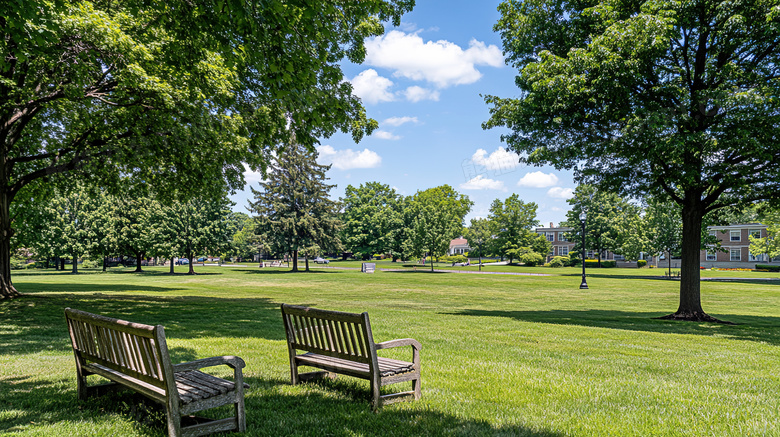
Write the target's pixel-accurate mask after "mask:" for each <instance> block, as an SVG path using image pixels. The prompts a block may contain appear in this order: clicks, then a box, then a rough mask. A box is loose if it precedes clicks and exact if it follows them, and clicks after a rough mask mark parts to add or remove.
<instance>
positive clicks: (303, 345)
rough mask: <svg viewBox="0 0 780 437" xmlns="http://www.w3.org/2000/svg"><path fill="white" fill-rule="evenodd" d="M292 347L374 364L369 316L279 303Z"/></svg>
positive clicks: (374, 356) (374, 353)
mask: <svg viewBox="0 0 780 437" xmlns="http://www.w3.org/2000/svg"><path fill="white" fill-rule="evenodd" d="M282 317H283V318H284V327H285V331H286V333H287V342H288V344H289V345H290V347H291V348H294V349H298V350H305V351H309V352H313V353H316V354H320V355H327V356H329V357H335V358H343V359H347V360H350V361H356V362H360V363H366V364H369V365H371V366H375V365H376V346H374V337H373V335H372V334H371V324H370V322H369V320H368V313H362V314H354V313H344V312H340V311H326V310H320V309H316V308H307V307H302V306H296V305H287V304H282Z"/></svg>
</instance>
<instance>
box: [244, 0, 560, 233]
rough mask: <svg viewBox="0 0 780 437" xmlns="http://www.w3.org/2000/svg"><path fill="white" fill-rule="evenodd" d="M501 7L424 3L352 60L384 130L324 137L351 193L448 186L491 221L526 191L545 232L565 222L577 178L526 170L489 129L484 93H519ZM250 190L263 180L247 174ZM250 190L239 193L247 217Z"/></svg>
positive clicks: (352, 77)
mask: <svg viewBox="0 0 780 437" xmlns="http://www.w3.org/2000/svg"><path fill="white" fill-rule="evenodd" d="M498 4H499V1H497V0H496V1H492V0H491V1H473V0H469V1H466V0H448V1H439V0H418V1H417V6H415V8H414V11H413V12H411V13H410V14H407V15H405V16H404V18H403V20H402V23H401V25H400V26H398V27H393V26H390V25H389V26H388V27H387V29H386V32H385V35H383V36H381V37H378V38H372V39H370V40H367V41H366V46H367V57H366V60H365V62H364V63H363V64H360V65H354V64H345V65H344V75H345V79H346V80H349V81H350V82H351V83H352V84H353V87H354V92H355V94H357V95H358V96H360V97H361V99H362V100H363V103H364V106H365V107H366V110H367V113H368V116H369V117H371V118H374V119H376V120H377V121H378V122H379V129H378V131H376V132H374V134H373V135H371V136H370V137H367V138H364V139H363V140H362V141H361V142H360V143H358V144H356V143H355V142H354V141H352V138H351V137H350V136H348V135H341V134H337V135H334V136H333V137H331V138H323V139H321V145H320V146H319V147H318V151H319V154H320V157H319V159H318V160H319V161H320V162H321V163H326V164H333V167H332V168H331V170H330V171H329V172H328V177H330V179H331V180H330V182H331V183H333V184H336V185H337V187H336V188H334V189H333V191H332V192H331V193H332V195H333V197H335V198H338V197H342V196H343V195H344V190H345V188H346V187H347V185H350V184H351V185H353V186H358V185H360V184H361V183H365V182H369V181H379V182H382V183H385V184H388V185H390V186H391V187H394V188H395V189H396V191H398V192H399V193H400V194H403V195H412V194H414V193H415V192H417V191H418V190H424V189H427V188H431V187H435V186H438V185H442V184H449V185H451V186H452V187H454V188H455V189H456V190H458V191H459V192H461V193H463V194H466V195H468V196H469V198H470V199H471V200H472V201H474V206H473V208H472V210H471V213H469V215H468V216H467V217H466V220H467V222H468V220H469V219H470V218H473V217H486V216H487V215H488V210H489V207H490V204H491V202H492V201H493V200H494V199H502V200H503V199H505V198H506V197H508V196H510V195H511V194H513V193H517V194H518V195H519V196H520V198H521V199H523V200H524V201H526V202H536V204H537V205H539V209H538V216H537V217H538V219H539V221H540V222H541V224H542V225H543V226H547V225H548V224H549V222H554V223H556V224H557V223H559V222H560V221H562V220H565V215H566V211H567V210H568V206H569V205H568V204H567V203H566V198H568V197H570V196H571V192H572V190H573V189H574V187H575V185H574V183H573V180H572V176H571V173H570V172H567V171H556V170H555V169H554V168H551V167H527V166H521V165H519V164H518V162H517V156H516V155H514V154H513V153H511V152H508V151H507V150H506V149H505V145H504V144H503V143H502V142H501V140H500V136H501V134H502V133H504V132H505V130H502V129H492V130H488V131H485V130H483V129H482V127H481V124H482V122H484V121H485V120H487V119H488V117H489V114H488V106H487V105H486V104H485V102H484V100H483V98H482V97H481V96H480V95H489V94H492V95H498V96H501V97H515V96H517V95H518V94H519V91H518V89H517V88H516V87H515V85H514V78H515V76H516V74H517V71H516V70H514V69H513V68H512V67H509V66H507V65H505V64H504V60H503V55H502V53H501V51H502V47H501V39H500V37H499V35H498V34H497V33H495V32H493V30H492V29H493V25H494V24H495V23H496V21H497V20H498V18H499V14H498V12H497V11H496V7H497V6H498ZM246 177H247V183H248V185H252V184H254V186H256V184H257V180H258V178H259V175H256V174H251V173H247V174H246ZM250 196H251V194H250V191H249V188H248V187H247V188H246V190H245V191H241V192H238V193H236V194H235V195H234V196H232V199H233V201H235V202H236V203H237V204H236V207H235V209H236V210H240V211H245V206H246V204H247V199H249V198H250Z"/></svg>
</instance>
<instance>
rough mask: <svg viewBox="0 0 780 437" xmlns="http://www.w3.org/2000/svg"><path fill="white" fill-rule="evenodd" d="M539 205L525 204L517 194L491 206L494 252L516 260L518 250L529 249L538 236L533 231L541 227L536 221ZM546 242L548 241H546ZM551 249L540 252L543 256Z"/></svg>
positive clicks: (497, 200) (497, 201) (490, 215)
mask: <svg viewBox="0 0 780 437" xmlns="http://www.w3.org/2000/svg"><path fill="white" fill-rule="evenodd" d="M536 209H537V205H536V203H534V202H529V203H525V202H524V201H523V200H521V199H520V197H519V196H518V195H517V194H512V195H511V196H509V197H507V199H506V200H505V201H504V202H502V201H501V200H499V199H496V200H494V201H493V203H492V204H491V205H490V214H489V215H488V220H490V221H491V222H492V223H493V229H494V231H495V238H494V239H492V240H491V241H492V245H493V248H492V250H491V251H492V252H493V253H496V254H500V255H501V256H502V257H507V258H509V262H510V263H511V262H512V259H514V258H516V255H515V254H516V253H517V249H518V248H520V247H529V246H531V245H532V244H533V242H534V241H535V240H536V239H537V237H538V235H537V234H536V233H535V232H533V231H532V230H531V229H532V228H533V227H534V226H537V225H539V220H537V219H536ZM545 241H546V240H545ZM537 245H538V243H537ZM549 251H550V249H549V248H547V249H546V250H544V251H543V252H540V253H541V254H542V255H543V256H544V255H546V254H547V253H548V252H549Z"/></svg>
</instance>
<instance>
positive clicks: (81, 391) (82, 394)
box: [76, 372, 89, 401]
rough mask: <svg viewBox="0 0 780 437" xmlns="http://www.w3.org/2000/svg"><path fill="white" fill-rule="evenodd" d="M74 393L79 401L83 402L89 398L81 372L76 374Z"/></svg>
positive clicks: (85, 378) (85, 379) (84, 378)
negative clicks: (75, 392)
mask: <svg viewBox="0 0 780 437" xmlns="http://www.w3.org/2000/svg"><path fill="white" fill-rule="evenodd" d="M76 391H77V393H78V398H79V400H82V401H84V400H86V399H87V398H88V397H89V395H88V394H87V377H86V376H84V375H82V374H81V372H76Z"/></svg>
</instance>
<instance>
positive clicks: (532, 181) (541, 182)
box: [517, 171, 558, 188]
mask: <svg viewBox="0 0 780 437" xmlns="http://www.w3.org/2000/svg"><path fill="white" fill-rule="evenodd" d="M557 184H558V176H555V174H553V173H542V172H540V171H534V172H531V173H526V174H525V176H523V177H522V178H520V180H519V181H517V185H518V186H521V187H532V188H546V187H552V186H553V185H557Z"/></svg>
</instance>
